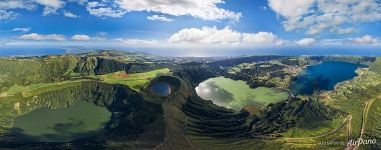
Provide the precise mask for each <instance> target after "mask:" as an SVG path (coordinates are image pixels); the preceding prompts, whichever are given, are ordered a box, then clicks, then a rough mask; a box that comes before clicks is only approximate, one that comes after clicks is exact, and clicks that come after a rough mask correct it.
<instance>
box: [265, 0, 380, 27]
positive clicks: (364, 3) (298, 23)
mask: <svg viewBox="0 0 381 150" xmlns="http://www.w3.org/2000/svg"><path fill="white" fill-rule="evenodd" d="M268 2H269V7H270V8H271V9H272V10H273V11H274V12H276V13H277V14H278V15H280V16H282V17H283V19H284V22H283V25H284V28H285V30H286V31H293V30H298V29H305V30H306V34H319V33H321V32H323V31H326V30H328V31H331V32H335V33H337V30H334V29H335V28H340V27H342V26H343V25H346V24H356V23H362V22H374V21H380V20H381V11H380V10H381V4H380V1H379V0H268ZM338 32H339V34H340V33H350V32H353V30H347V31H344V30H340V31H338Z"/></svg>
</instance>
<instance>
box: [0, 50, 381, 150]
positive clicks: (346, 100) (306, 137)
mask: <svg viewBox="0 0 381 150" xmlns="http://www.w3.org/2000/svg"><path fill="white" fill-rule="evenodd" d="M380 60H381V59H380V58H376V57H357V56H245V57H232V58H230V57H229V58H228V57H218V58H216V57H213V58H196V57H195V58H191V57H184V58H181V57H162V56H155V55H150V54H140V53H130V52H124V51H95V52H89V53H81V54H64V55H51V56H41V57H38V56H36V57H7V58H1V59H0V62H1V63H0V148H10V149H26V148H31V149H38V148H41V147H44V148H51V149H82V148H84V147H87V148H88V147H91V148H94V149H99V148H100V149H122V148H127V149H269V150H270V149H284V148H287V149H319V148H324V149H344V148H346V146H347V145H346V144H347V142H348V141H349V140H352V139H353V140H356V139H357V138H360V137H361V138H372V139H377V140H378V139H380V137H381V136H380V135H381V134H379V133H380V132H379V131H380V126H379V125H377V123H376V122H377V121H379V120H381V118H380V113H379V106H380V105H379V104H380V102H379V96H380V92H381V73H380V71H379V70H380V69H379V68H380V66H381V63H380V62H381V61H380ZM85 103H86V104H85ZM87 104H89V105H87ZM66 110H72V111H73V113H74V114H81V115H78V116H77V115H75V117H73V114H71V115H67V114H70V113H68V112H66ZM364 110H366V111H364ZM55 111H58V112H61V113H58V114H57V116H51V117H43V116H42V115H43V114H46V113H51V114H50V115H54V114H55V113H54V112H55ZM360 112H363V113H360ZM97 113H100V114H97ZM64 114H66V115H64ZM29 115H30V116H31V118H28V117H29ZM40 116H41V117H43V118H52V119H48V121H49V120H50V121H51V122H45V123H44V124H45V125H46V126H41V127H42V128H46V129H48V130H46V131H43V130H42V128H40V129H37V128H33V125H32V124H34V123H32V122H31V120H33V121H34V120H39V119H41V118H39V117H40ZM94 116H97V118H98V119H99V120H98V119H95V120H94V119H91V118H94ZM101 116H102V117H101ZM61 121H62V122H61ZM73 121H75V122H77V123H78V122H79V124H75V122H73ZM89 121H90V122H89ZM20 122H22V123H20ZM28 122H29V123H28ZM38 122H43V121H38ZM87 123H89V124H91V126H86V124H87ZM65 124H70V126H71V127H70V131H63V132H65V133H60V134H61V135H63V136H61V137H60V138H56V137H55V136H54V135H50V134H52V133H53V129H54V132H55V131H60V132H62V130H60V129H62V128H65V129H69V128H68V127H66V126H65ZM55 127H57V128H55ZM38 131H41V133H38ZM93 131H102V132H96V133H94V134H93V133H92V132H93ZM44 132H46V133H44ZM83 132H89V133H91V134H82V133H83ZM20 133H26V134H30V135H37V134H42V135H44V134H45V136H43V138H42V139H43V140H37V141H36V140H30V138H25V136H20ZM72 135H75V136H74V137H75V138H73V136H72ZM329 141H336V142H337V143H336V144H332V143H331V144H327V142H329ZM369 147H371V148H374V149H377V148H379V147H380V145H379V144H375V145H360V146H359V147H358V148H359V149H362V148H369ZM356 149H357V148H356Z"/></svg>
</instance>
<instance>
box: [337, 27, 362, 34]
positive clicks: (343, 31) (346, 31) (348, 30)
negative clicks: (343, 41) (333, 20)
mask: <svg viewBox="0 0 381 150" xmlns="http://www.w3.org/2000/svg"><path fill="white" fill-rule="evenodd" d="M331 32H334V33H337V34H351V33H355V32H356V29H355V28H345V29H343V28H333V29H331Z"/></svg>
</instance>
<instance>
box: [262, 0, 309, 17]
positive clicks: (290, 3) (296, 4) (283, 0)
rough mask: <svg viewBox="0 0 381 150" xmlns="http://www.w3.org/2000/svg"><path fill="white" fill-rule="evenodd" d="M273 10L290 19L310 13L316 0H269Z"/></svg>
mask: <svg viewBox="0 0 381 150" xmlns="http://www.w3.org/2000/svg"><path fill="white" fill-rule="evenodd" d="M268 1H269V6H270V8H271V9H272V10H274V11H275V12H276V13H278V14H279V15H281V16H284V17H286V18H289V19H293V18H297V17H299V16H301V15H304V14H306V13H308V10H309V7H311V4H312V3H313V2H314V0H268Z"/></svg>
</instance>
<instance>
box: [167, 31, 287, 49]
mask: <svg viewBox="0 0 381 150" xmlns="http://www.w3.org/2000/svg"><path fill="white" fill-rule="evenodd" d="M168 41H169V42H171V43H190V44H204V45H216V44H229V45H246V46H269V45H270V46H271V45H282V44H284V43H286V42H287V41H285V40H282V39H280V38H278V37H277V36H276V35H275V34H273V33H271V32H258V33H241V32H238V31H234V30H232V29H231V28H230V27H225V28H222V29H218V28H217V27H202V28H185V29H182V30H180V31H178V32H177V33H175V34H173V35H172V36H171V37H170V38H169V39H168Z"/></svg>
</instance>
